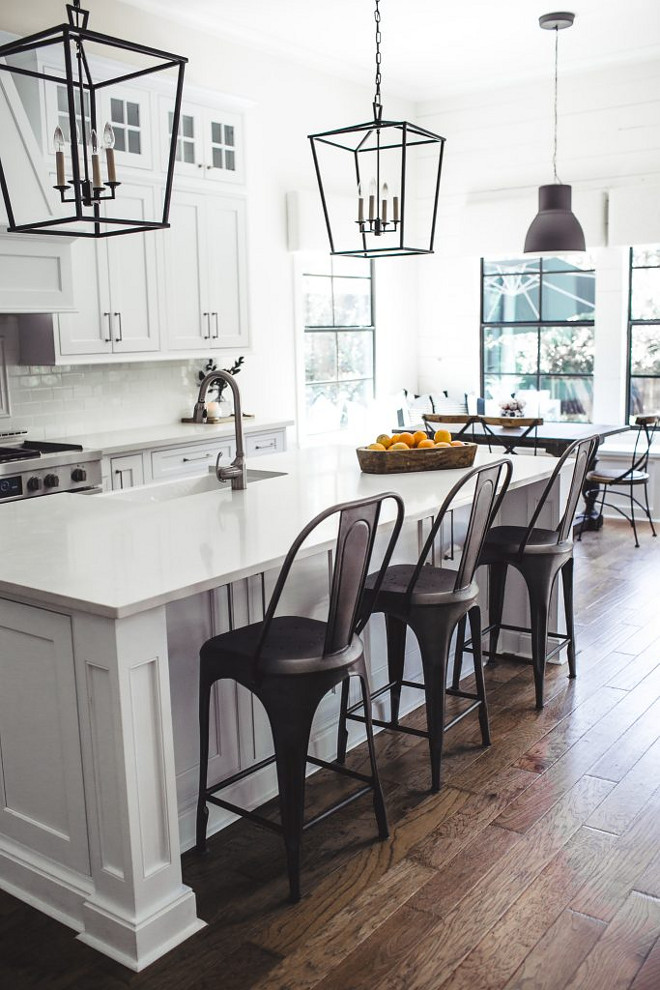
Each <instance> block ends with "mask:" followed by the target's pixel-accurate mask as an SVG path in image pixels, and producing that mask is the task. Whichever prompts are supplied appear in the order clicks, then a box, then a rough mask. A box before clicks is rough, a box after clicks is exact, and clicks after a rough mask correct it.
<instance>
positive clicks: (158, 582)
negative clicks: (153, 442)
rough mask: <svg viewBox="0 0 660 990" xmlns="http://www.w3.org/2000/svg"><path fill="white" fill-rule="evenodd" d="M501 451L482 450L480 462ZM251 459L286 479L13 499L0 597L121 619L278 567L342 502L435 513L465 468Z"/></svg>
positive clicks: (304, 452)
mask: <svg viewBox="0 0 660 990" xmlns="http://www.w3.org/2000/svg"><path fill="white" fill-rule="evenodd" d="M497 457H498V455H496V454H489V453H488V452H487V451H486V450H485V448H480V449H479V451H478V452H477V463H483V462H485V461H489V460H497ZM512 460H513V464H514V474H513V480H512V487H520V486H522V485H525V484H530V483H532V482H534V481H538V480H542V479H545V478H547V477H549V475H550V474H551V473H552V470H553V469H554V467H555V465H556V461H555V460H554V458H548V457H531V456H523V455H519V456H517V457H514V458H512ZM250 463H251V465H252V466H254V467H255V468H259V469H260V470H261V469H265V470H271V471H284V472H286V476H285V477H277V478H271V479H269V480H262V481H259V482H258V483H254V484H251V485H249V486H248V488H247V490H246V491H240V492H232V491H231V490H230V489H227V488H223V489H222V490H219V491H210V492H207V493H205V494H197V495H191V496H188V497H184V498H176V499H171V500H165V501H159V502H144V501H139V500H137V501H135V502H131V501H130V500H129V499H127V498H121V499H120V498H115V497H113V496H112V495H82V494H69V493H61V494H57V495H52V496H49V497H47V498H37V499H25V500H23V501H18V502H11V503H7V504H5V505H3V506H2V507H1V508H0V547H2V553H1V554H0V595H3V596H4V597H9V598H17V599H19V600H26V601H29V602H34V603H41V604H43V605H45V606H46V607H49V608H59V609H64V610H69V609H71V610H76V609H77V610H81V611H85V612H90V613H93V614H96V615H102V616H108V617H110V618H122V617H124V616H128V615H131V614H134V613H137V612H140V611H143V610H145V609H148V608H152V607H155V606H158V605H162V604H164V603H167V602H168V601H173V600H176V599H179V598H185V597H187V596H189V595H191V594H195V593H197V592H201V591H206V590H209V589H210V588H213V587H217V586H219V585H222V584H226V583H228V582H230V581H233V580H238V579H239V578H242V577H246V576H248V575H250V574H256V573H259V572H260V571H264V570H267V569H269V568H271V567H276V566H279V565H280V564H281V562H282V560H283V558H284V556H285V554H286V552H287V550H288V549H289V546H290V544H291V543H292V541H293V539H294V538H295V536H296V535H297V534H298V532H299V531H300V530H301V529H302V527H303V526H304V525H305V524H306V523H307V522H308V521H309V520H310V519H311V518H312V517H313V516H314V515H316V513H318V512H320V511H321V510H322V509H324V508H326V507H328V506H329V505H332V504H334V503H337V502H342V501H345V500H348V499H352V498H361V497H365V496H367V495H369V494H372V493H375V492H382V491H396V492H398V493H399V494H400V495H401V496H402V497H403V499H404V501H405V505H406V516H407V518H409V519H419V518H424V517H426V516H429V515H432V514H433V513H434V512H435V511H436V510H437V508H438V507H439V505H440V503H441V502H442V500H443V498H444V497H445V495H446V494H447V492H448V491H449V489H450V488H451V486H452V485H453V484H454V483H455V482H456V481H457V480H458V478H459V477H460V475H461V474H462V473H463V472H461V471H425V472H415V473H412V474H394V475H367V474H362V473H361V472H360V469H359V466H358V463H357V459H356V456H355V451H354V450H353V449H352V448H351V447H342V446H329V447H316V448H306V449H301V450H292V451H288V452H286V453H281V454H272V455H268V456H266V457H259V458H258V460H257V459H255V460H254V461H251V462H250ZM173 484H176V482H173ZM465 502H469V495H467V496H466V497H465ZM383 521H384V522H387V521H388V520H387V517H386V516H384V517H383ZM328 537H329V534H326V536H325V539H324V536H323V534H321V535H320V536H319V538H318V539H317V541H316V543H315V544H314V545H313V546H310V547H309V552H314V551H317V550H318V549H320V548H322V547H323V546H325V545H327V544H328V542H329V540H328Z"/></svg>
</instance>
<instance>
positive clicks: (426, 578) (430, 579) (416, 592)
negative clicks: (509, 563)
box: [366, 564, 478, 612]
mask: <svg viewBox="0 0 660 990" xmlns="http://www.w3.org/2000/svg"><path fill="white" fill-rule="evenodd" d="M415 569H416V564H393V565H391V566H390V567H388V568H387V573H386V574H385V577H384V578H383V581H382V584H381V586H380V593H379V596H378V610H379V611H382V612H384V611H389V610H391V609H394V610H396V605H397V603H398V602H401V601H402V599H401V595H402V594H403V593H404V592H405V591H406V589H407V588H408V587H409V586H410V582H411V580H412V578H413V575H414V573H415ZM455 584H456V572H455V571H452V570H449V569H448V568H445V567H423V568H422V570H421V571H420V572H419V577H418V578H417V580H416V581H415V585H414V589H413V591H412V592H411V594H410V596H409V599H408V602H409V604H410V605H424V604H426V603H427V602H428V603H429V604H433V605H435V604H439V603H440V602H441V601H442V600H443V598H446V599H447V600H449V599H451V600H452V601H456V600H463V599H465V600H468V599H472V598H474V597H475V596H476V595H477V593H478V589H477V587H476V585H475V584H474V583H472V584H470V585H468V586H467V587H466V588H464V589H461V590H460V591H459V592H456V591H455V590H454V586H455ZM374 585H375V575H373V574H370V575H369V577H368V578H367V585H366V587H367V590H368V591H373V587H374ZM457 595H458V599H457Z"/></svg>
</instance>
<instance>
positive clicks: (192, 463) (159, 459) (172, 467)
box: [151, 441, 232, 481]
mask: <svg viewBox="0 0 660 990" xmlns="http://www.w3.org/2000/svg"><path fill="white" fill-rule="evenodd" d="M220 451H222V462H221V463H222V464H229V463H230V462H231V459H232V453H231V444H230V443H229V441H225V442H224V443H213V444H208V443H207V444H188V445H186V446H185V447H169V448H168V449H167V450H154V451H153V452H152V454H151V474H152V478H153V480H154V481H168V480H170V479H174V478H186V477H188V476H189V475H195V474H206V473H207V471H208V469H209V468H210V467H213V466H214V464H215V461H216V458H217V456H218V453H219V452H220Z"/></svg>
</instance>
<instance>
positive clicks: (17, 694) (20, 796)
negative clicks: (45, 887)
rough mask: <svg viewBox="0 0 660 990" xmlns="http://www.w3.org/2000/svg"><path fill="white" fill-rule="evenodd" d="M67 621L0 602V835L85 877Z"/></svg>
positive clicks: (86, 855)
mask: <svg viewBox="0 0 660 990" xmlns="http://www.w3.org/2000/svg"><path fill="white" fill-rule="evenodd" d="M79 732H80V728H79V724H78V705H77V701H76V682H75V674H74V664H73V646H72V641H71V620H70V619H69V618H68V616H65V615H58V614H57V613H55V612H49V611H47V610H45V609H40V608H33V607H28V606H26V605H18V604H16V603H15V602H9V601H2V602H0V794H1V795H2V801H0V834H3V835H5V836H7V837H8V838H9V839H11V840H14V841H15V842H19V843H22V844H23V845H24V847H25V852H26V855H27V851H28V849H32V850H35V851H36V852H37V853H41V854H42V855H44V856H47V857H48V859H50V860H54V861H55V862H56V863H61V864H62V865H63V866H66V867H69V868H70V869H74V870H78V871H79V872H81V873H85V874H89V871H90V869H89V852H88V842H87V819H86V812H85V795H84V791H83V778H82V766H81V760H80V735H79Z"/></svg>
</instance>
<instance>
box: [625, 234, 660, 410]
mask: <svg viewBox="0 0 660 990" xmlns="http://www.w3.org/2000/svg"><path fill="white" fill-rule="evenodd" d="M658 409H660V244H655V245H650V246H647V247H638V248H631V249H630V305H629V312H628V415H629V416H630V418H631V419H632V418H634V417H635V416H641V415H643V414H644V413H646V414H649V413H654V412H656V410H658Z"/></svg>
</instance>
